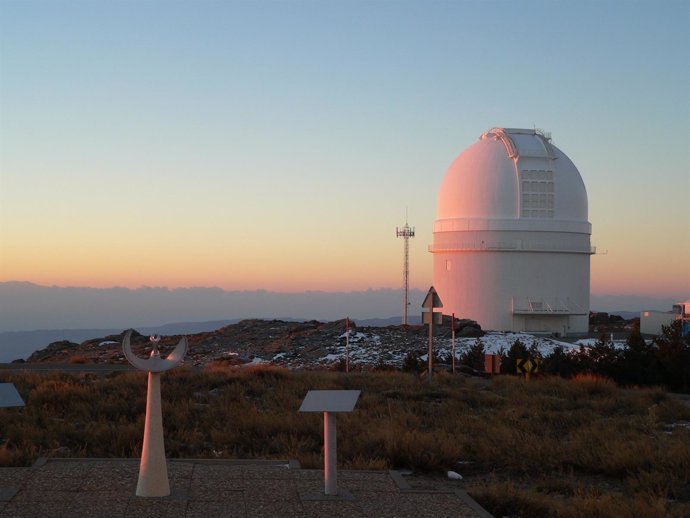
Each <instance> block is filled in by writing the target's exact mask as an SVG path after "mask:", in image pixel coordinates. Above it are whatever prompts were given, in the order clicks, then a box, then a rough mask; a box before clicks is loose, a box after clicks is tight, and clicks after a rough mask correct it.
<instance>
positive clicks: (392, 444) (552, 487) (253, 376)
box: [0, 365, 690, 517]
mask: <svg viewBox="0 0 690 518" xmlns="http://www.w3.org/2000/svg"><path fill="white" fill-rule="evenodd" d="M3 381H11V382H14V383H15V384H16V385H17V387H18V389H19V391H20V393H21V394H22V396H23V397H24V399H25V401H26V402H27V406H26V408H25V409H24V410H22V411H16V410H5V411H2V414H3V415H2V421H1V424H0V465H27V464H29V463H31V462H32V461H33V460H34V459H36V458H37V457H38V456H47V455H55V454H58V452H59V454H61V455H73V456H93V457H121V456H124V457H130V456H131V457H134V456H138V455H139V453H140V449H141V434H142V430H143V415H144V411H145V392H146V375H145V374H140V373H131V374H114V375H111V376H109V377H96V376H95V375H81V376H73V375H67V374H59V373H54V374H46V375H39V374H22V375H13V376H5V380H3ZM311 389H360V390H362V396H361V398H360V401H359V403H358V405H357V409H356V411H355V412H353V413H351V414H343V415H340V416H339V417H338V423H339V425H338V434H339V436H338V453H339V463H340V465H341V466H343V467H347V468H353V469H387V468H411V469H414V470H425V471H443V470H446V469H455V470H458V469H459V470H460V471H461V472H463V474H465V475H466V480H468V485H469V489H470V492H471V494H472V495H473V496H475V498H477V499H478V500H479V501H480V502H481V503H482V504H484V505H485V506H487V507H488V508H489V509H490V510H491V511H492V512H493V513H495V514H497V515H510V516H525V517H528V516H563V517H579V516H641V517H644V516H665V515H668V516H682V515H683V513H687V511H688V505H690V503H689V502H690V489H689V488H690V430H688V429H687V428H682V427H676V428H673V431H672V433H669V429H668V428H667V426H666V425H669V424H671V423H675V422H678V421H683V420H685V421H690V409H689V408H688V407H686V406H683V405H682V404H681V403H679V402H678V401H677V400H676V399H674V398H672V397H669V396H667V395H666V394H665V393H664V392H662V391H661V390H659V389H644V390H621V389H618V388H617V387H616V386H615V385H614V384H612V383H611V382H609V381H608V380H606V379H603V378H600V377H593V376H580V377H577V378H575V379H574V380H571V381H568V380H563V379H560V378H544V379H538V380H534V381H532V382H529V383H527V382H525V381H524V380H522V379H519V378H515V377H498V378H495V379H494V380H492V381H491V382H488V381H483V380H468V379H465V378H462V377H459V376H456V377H452V376H449V375H438V376H436V377H435V378H434V380H433V382H432V383H428V382H426V380H425V379H423V378H419V377H417V376H414V375H411V374H405V373H400V372H381V373H367V372H359V373H350V374H349V375H345V374H342V373H326V372H299V373H296V372H291V371H287V370H285V369H281V368H276V367H265V366H257V367H252V368H250V369H234V368H223V367H221V366H218V365H216V366H214V367H213V368H212V369H208V370H207V371H205V372H204V373H193V372H191V371H188V370H185V369H177V370H174V371H171V372H170V373H167V374H166V375H165V376H164V377H163V380H162V391H163V412H164V425H165V431H166V451H167V452H168V455H169V456H170V457H209V458H218V457H220V458H223V457H227V458H233V457H241V458H250V457H251V458H294V459H298V460H299V461H300V462H301V463H302V465H303V466H305V467H309V468H317V467H321V466H322V463H323V458H322V440H323V439H322V416H321V415H319V414H300V413H299V412H298V411H297V410H298V408H299V406H300V404H301V401H302V399H303V398H304V395H305V394H306V393H307V391H308V390H311ZM458 461H464V462H468V463H470V464H464V465H462V466H460V467H458V466H457V464H456V463H457V462H458ZM487 474H491V476H487ZM515 481H520V483H519V484H518V483H517V482H515ZM614 509H617V510H618V512H613V510H614ZM632 510H634V511H635V512H632ZM628 511H631V512H628Z"/></svg>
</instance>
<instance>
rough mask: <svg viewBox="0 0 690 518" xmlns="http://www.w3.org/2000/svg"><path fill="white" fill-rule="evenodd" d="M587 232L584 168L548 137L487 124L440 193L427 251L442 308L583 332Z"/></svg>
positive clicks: (496, 323)
mask: <svg viewBox="0 0 690 518" xmlns="http://www.w3.org/2000/svg"><path fill="white" fill-rule="evenodd" d="M591 233H592V225H591V224H590V223H589V222H588V221H587V192H586V190H585V186H584V183H583V182H582V178H581V177H580V173H579V172H578V170H577V168H576V167H575V165H573V163H572V162H571V161H570V159H569V158H568V157H567V156H566V155H565V154H564V153H563V152H562V151H561V150H560V149H558V148H557V147H556V146H554V145H553V144H551V142H550V137H548V136H546V135H545V134H543V133H541V132H539V131H535V130H531V129H512V128H494V129H492V130H490V131H487V132H486V133H484V134H483V135H482V136H481V137H480V138H479V142H476V143H475V144H473V145H472V146H470V147H469V148H467V149H466V150H465V151H463V152H462V153H461V154H460V156H458V158H456V159H455V161H454V162H453V163H452V164H451V166H450V168H449V169H448V172H447V173H446V176H445V178H444V179H443V183H442V184H441V190H440V192H439V195H438V205H437V214H436V221H435V223H434V241H433V245H431V246H430V247H429V251H430V252H432V253H433V254H434V273H433V282H434V287H435V288H436V291H437V292H438V294H439V296H440V298H441V301H442V302H443V312H444V313H445V314H447V315H450V314H451V313H455V316H456V317H458V318H470V319H472V320H476V321H477V322H479V324H480V325H481V326H482V328H483V329H487V330H489V329H490V330H497V331H526V332H531V333H542V332H543V333H553V334H558V335H561V336H564V335H567V334H577V333H586V332H587V331H588V324H589V259H590V255H591V254H592V253H594V250H593V248H592V247H591V245H590V235H591Z"/></svg>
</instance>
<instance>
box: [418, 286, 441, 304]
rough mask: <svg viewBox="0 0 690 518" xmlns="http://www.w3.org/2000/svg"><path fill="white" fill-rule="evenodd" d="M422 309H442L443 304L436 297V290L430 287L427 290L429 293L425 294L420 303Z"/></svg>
mask: <svg viewBox="0 0 690 518" xmlns="http://www.w3.org/2000/svg"><path fill="white" fill-rule="evenodd" d="M422 307H423V308H424V309H431V310H433V309H434V308H442V307H443V302H441V299H440V298H439V296H438V293H436V290H435V289H434V287H433V286H432V287H431V288H429V292H428V293H427V294H426V297H424V302H422Z"/></svg>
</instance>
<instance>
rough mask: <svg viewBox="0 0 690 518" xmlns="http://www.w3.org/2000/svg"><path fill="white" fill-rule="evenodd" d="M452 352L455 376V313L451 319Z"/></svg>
mask: <svg viewBox="0 0 690 518" xmlns="http://www.w3.org/2000/svg"><path fill="white" fill-rule="evenodd" d="M450 336H451V351H452V355H453V359H452V366H451V372H452V373H453V374H455V313H453V314H452V315H451V317H450Z"/></svg>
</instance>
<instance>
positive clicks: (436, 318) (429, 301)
mask: <svg viewBox="0 0 690 518" xmlns="http://www.w3.org/2000/svg"><path fill="white" fill-rule="evenodd" d="M442 307H443V303H442V302H441V299H440V298H439V296H438V293H436V290H435V289H434V287H433V286H432V287H431V288H429V292H428V293H427V294H426V297H424V302H422V322H423V323H424V324H429V353H428V361H427V364H428V366H427V370H428V375H429V381H431V371H432V369H433V359H432V347H431V346H432V345H433V341H434V324H435V323H436V324H442V323H443V314H442V313H441V312H440V311H434V309H436V308H442Z"/></svg>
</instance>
